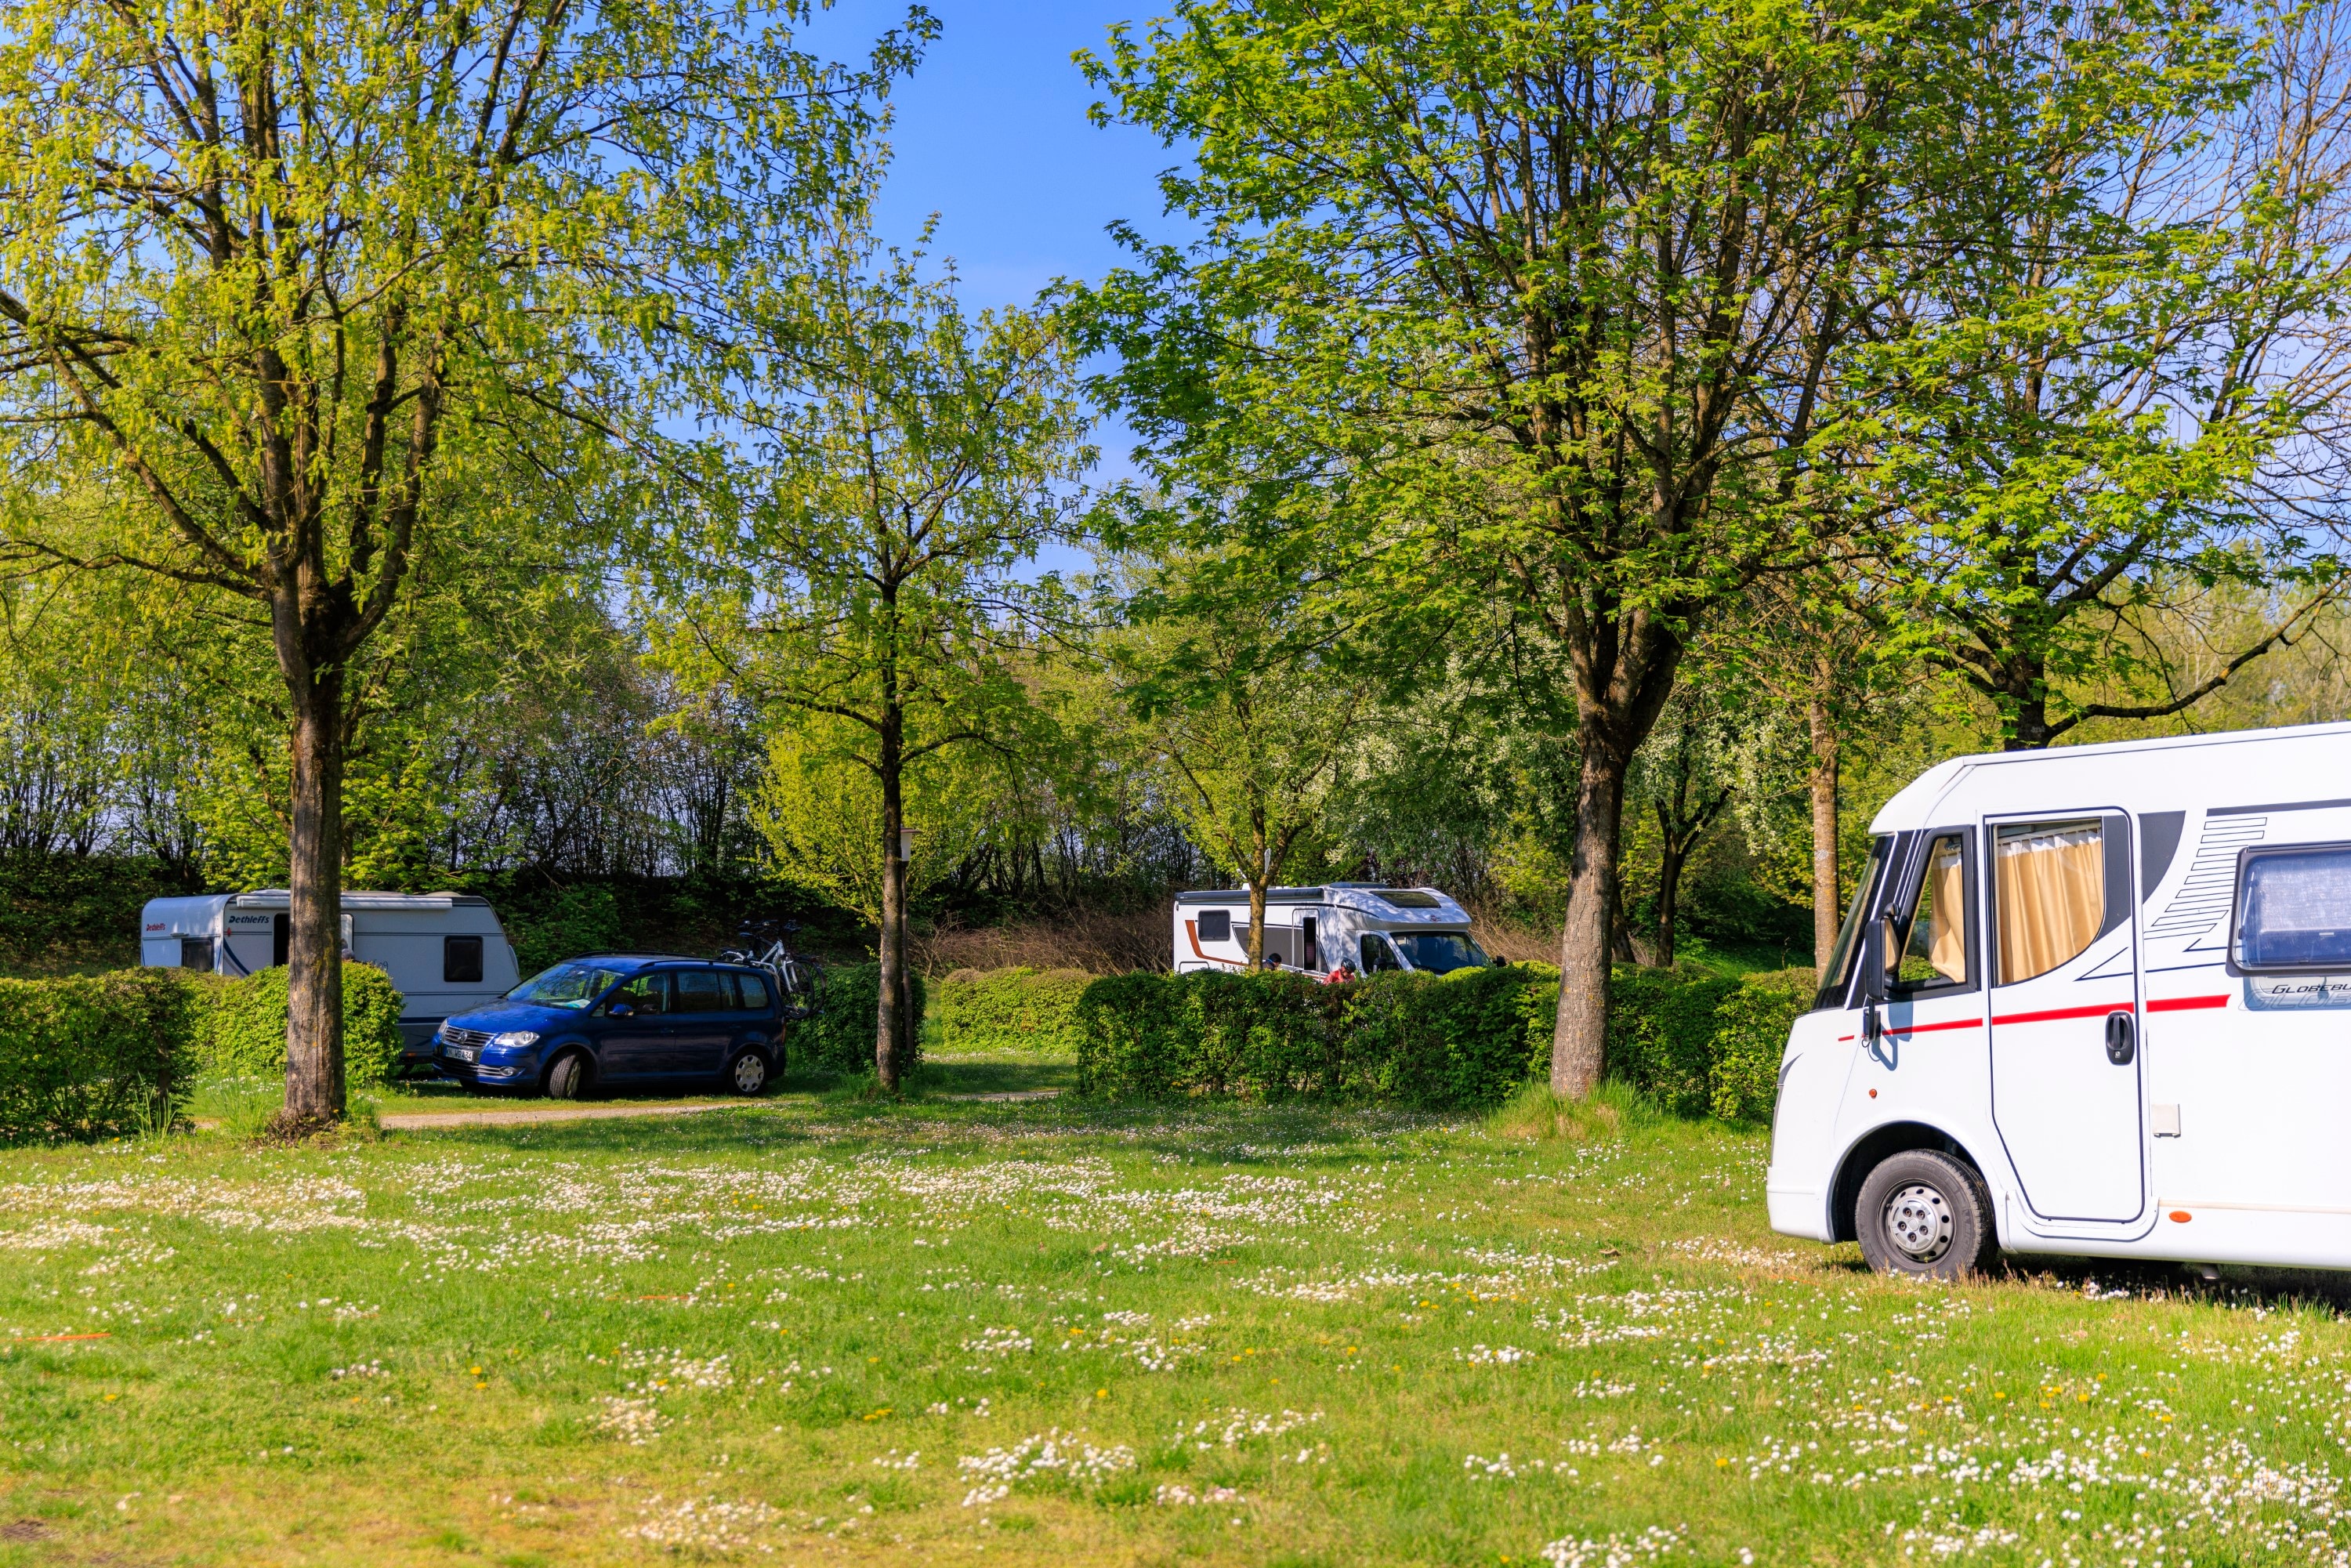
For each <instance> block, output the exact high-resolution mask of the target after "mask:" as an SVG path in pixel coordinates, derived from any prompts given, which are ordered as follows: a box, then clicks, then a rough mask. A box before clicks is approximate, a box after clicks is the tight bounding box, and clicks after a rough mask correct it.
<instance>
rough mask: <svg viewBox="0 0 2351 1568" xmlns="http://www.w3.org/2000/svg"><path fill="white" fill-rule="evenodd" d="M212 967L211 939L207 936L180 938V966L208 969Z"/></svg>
mask: <svg viewBox="0 0 2351 1568" xmlns="http://www.w3.org/2000/svg"><path fill="white" fill-rule="evenodd" d="M180 967H182V968H183V969H209V968H211V967H213V939H212V938H211V937H209V936H183V937H181V938H180Z"/></svg>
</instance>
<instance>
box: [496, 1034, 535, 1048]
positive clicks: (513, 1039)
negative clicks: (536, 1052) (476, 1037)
mask: <svg viewBox="0 0 2351 1568" xmlns="http://www.w3.org/2000/svg"><path fill="white" fill-rule="evenodd" d="M490 1044H491V1045H492V1046H493V1047H499V1046H503V1047H504V1048H506V1049H507V1050H508V1051H518V1050H520V1049H521V1048H522V1047H524V1046H526V1045H537V1044H538V1030H528V1029H510V1030H507V1031H506V1032H505V1033H504V1034H494V1035H492V1036H490Z"/></svg>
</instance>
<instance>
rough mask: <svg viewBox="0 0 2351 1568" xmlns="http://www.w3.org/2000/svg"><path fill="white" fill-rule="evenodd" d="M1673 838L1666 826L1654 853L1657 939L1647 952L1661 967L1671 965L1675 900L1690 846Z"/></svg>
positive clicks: (1671, 832)
mask: <svg viewBox="0 0 2351 1568" xmlns="http://www.w3.org/2000/svg"><path fill="white" fill-rule="evenodd" d="M1688 858H1689V846H1688V845H1687V843H1680V844H1677V843H1676V842H1675V833H1674V831H1673V829H1672V828H1671V827H1667V829H1666V831H1665V835H1664V842H1663V844H1662V846H1661V847H1660V850H1659V853H1658V856H1657V939H1656V946H1654V947H1653V948H1652V949H1651V951H1650V954H1649V961H1650V962H1651V963H1652V964H1654V965H1656V967H1658V968H1660V969H1670V968H1672V967H1674V904H1675V902H1676V897H1677V894H1678V893H1679V892H1680V889H1681V881H1682V866H1683V864H1684V863H1685V862H1687V860H1688Z"/></svg>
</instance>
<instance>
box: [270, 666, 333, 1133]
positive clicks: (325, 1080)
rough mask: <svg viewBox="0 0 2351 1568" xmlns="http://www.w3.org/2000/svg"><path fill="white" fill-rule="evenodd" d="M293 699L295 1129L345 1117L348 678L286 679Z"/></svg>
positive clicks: (289, 1059)
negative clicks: (345, 723)
mask: <svg viewBox="0 0 2351 1568" xmlns="http://www.w3.org/2000/svg"><path fill="white" fill-rule="evenodd" d="M287 686H288V689H289V693H290V695H291V696H292V697H293V701H294V709H295V711H294V758H293V761H294V824H293V834H292V837H291V839H290V841H289V844H288V852H289V853H288V859H289V862H290V872H291V875H290V876H289V878H288V882H287V887H288V891H289V892H290V894H292V903H293V908H292V910H291V912H290V913H289V915H287V958H286V962H287V971H286V1109H285V1111H284V1112H283V1113H281V1130H282V1131H283V1132H286V1133H287V1134H292V1135H295V1136H299V1135H301V1134H305V1133H308V1132H312V1131H315V1130H317V1129H318V1128H320V1127H323V1126H327V1125H329V1124H333V1123H335V1122H338V1121H340V1120H341V1118H342V1114H343V964H342V954H343V940H342V927H343V919H342V916H343V896H342V894H343V727H342V718H343V681H342V674H341V672H340V671H339V670H334V669H331V668H330V669H329V671H328V672H327V673H325V674H312V675H311V676H309V677H308V679H301V678H292V679H289V680H288V682H287Z"/></svg>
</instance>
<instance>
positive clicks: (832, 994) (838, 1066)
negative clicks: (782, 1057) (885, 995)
mask: <svg viewBox="0 0 2351 1568" xmlns="http://www.w3.org/2000/svg"><path fill="white" fill-rule="evenodd" d="M908 980H909V983H910V985H911V987H912V988H913V990H914V1017H915V1018H916V1019H920V1018H922V1016H923V1004H924V999H925V994H926V988H925V985H924V982H923V977H922V976H920V975H917V974H912V973H910V974H909V976H908ZM817 996H818V998H819V1001H820V1004H821V1005H820V1008H819V1010H818V1012H817V1016H816V1017H814V1018H812V1019H801V1020H799V1022H798V1023H794V1024H789V1025H787V1026H786V1027H785V1035H784V1049H785V1051H786V1053H787V1054H788V1055H789V1058H790V1064H791V1067H792V1069H793V1070H794V1071H800V1072H831V1073H841V1074H846V1075H852V1076H853V1075H854V1074H857V1073H860V1072H871V1071H872V1070H873V1024H874V1018H875V1015H876V1013H877V1012H878V1011H879V1010H880V1009H881V1005H882V966H881V965H879V964H834V965H831V966H829V967H826V968H824V969H823V970H821V971H820V973H819V974H818V976H817ZM907 1032H908V1035H909V1038H910V1039H911V1040H912V1052H913V1060H912V1061H904V1062H901V1063H900V1064H899V1070H900V1071H904V1072H911V1071H914V1067H915V1066H916V1065H917V1064H918V1063H919V1062H920V1061H921V1060H922V1052H923V1042H922V1030H920V1029H914V1030H909V1031H907Z"/></svg>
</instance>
